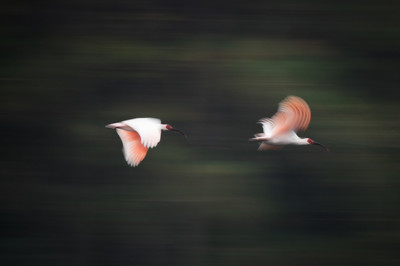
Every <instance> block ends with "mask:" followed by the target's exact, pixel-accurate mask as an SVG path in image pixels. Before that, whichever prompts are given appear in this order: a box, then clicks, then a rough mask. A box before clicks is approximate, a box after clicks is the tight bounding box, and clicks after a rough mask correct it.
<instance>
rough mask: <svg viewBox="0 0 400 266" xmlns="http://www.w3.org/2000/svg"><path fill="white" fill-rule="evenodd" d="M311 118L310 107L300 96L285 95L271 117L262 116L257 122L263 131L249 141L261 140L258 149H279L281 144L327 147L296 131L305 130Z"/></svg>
mask: <svg viewBox="0 0 400 266" xmlns="http://www.w3.org/2000/svg"><path fill="white" fill-rule="evenodd" d="M310 120H311V111H310V107H309V106H308V104H307V103H306V101H304V100H303V99H302V98H300V97H297V96H287V97H286V98H285V99H284V100H282V101H281V102H280V103H279V108H278V112H277V113H276V114H275V115H274V116H272V117H271V118H262V119H260V120H259V123H260V124H261V125H262V127H263V131H264V132H263V133H257V134H255V135H254V138H251V139H250V141H259V142H261V144H260V146H259V148H258V149H259V150H268V149H280V148H282V146H283V145H290V144H293V145H318V146H321V147H322V148H324V149H325V150H326V151H329V149H328V148H327V147H326V146H325V145H323V144H321V143H319V142H317V141H315V140H312V139H310V138H300V137H299V136H298V135H297V132H298V131H305V130H306V129H307V127H308V125H309V123H310Z"/></svg>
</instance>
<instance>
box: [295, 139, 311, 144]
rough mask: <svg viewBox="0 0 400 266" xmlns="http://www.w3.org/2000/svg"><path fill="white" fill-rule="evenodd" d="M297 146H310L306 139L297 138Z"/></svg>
mask: <svg viewBox="0 0 400 266" xmlns="http://www.w3.org/2000/svg"><path fill="white" fill-rule="evenodd" d="M297 144H298V145H308V144H310V143H308V138H299V139H298V140H297Z"/></svg>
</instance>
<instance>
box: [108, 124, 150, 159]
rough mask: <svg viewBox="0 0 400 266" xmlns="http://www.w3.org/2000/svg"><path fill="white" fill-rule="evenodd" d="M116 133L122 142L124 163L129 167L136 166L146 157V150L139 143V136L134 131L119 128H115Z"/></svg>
mask: <svg viewBox="0 0 400 266" xmlns="http://www.w3.org/2000/svg"><path fill="white" fill-rule="evenodd" d="M116 131H117V133H118V135H119V137H120V138H121V141H122V145H123V149H122V150H123V152H124V156H125V160H126V162H127V163H128V164H129V165H130V166H137V165H138V164H139V163H140V162H141V161H143V159H144V157H146V153H147V150H148V148H147V147H145V146H144V145H143V144H142V143H140V136H139V134H138V133H137V132H136V131H127V130H124V129H119V128H116Z"/></svg>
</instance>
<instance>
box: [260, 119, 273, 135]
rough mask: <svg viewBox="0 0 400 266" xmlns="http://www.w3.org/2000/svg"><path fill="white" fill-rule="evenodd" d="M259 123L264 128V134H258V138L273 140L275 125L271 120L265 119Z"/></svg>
mask: <svg viewBox="0 0 400 266" xmlns="http://www.w3.org/2000/svg"><path fill="white" fill-rule="evenodd" d="M259 123H260V124H261V125H262V127H263V131H264V133H259V134H256V137H260V138H267V139H269V138H271V137H272V129H273V128H274V123H273V121H272V119H270V118H263V119H261V120H260V121H259Z"/></svg>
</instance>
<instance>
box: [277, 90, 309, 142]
mask: <svg viewBox="0 0 400 266" xmlns="http://www.w3.org/2000/svg"><path fill="white" fill-rule="evenodd" d="M310 120H311V111H310V107H309V106H308V104H307V103H306V102H305V101H304V100H303V99H301V98H300V97H296V96H288V97H286V98H285V99H284V100H283V101H282V102H281V103H280V104H279V109H278V112H277V113H276V114H275V115H274V116H273V117H272V121H273V124H274V128H273V129H272V135H273V136H277V135H280V134H284V133H286V132H288V131H290V130H293V131H304V130H306V129H307V127H308V125H309V124H310Z"/></svg>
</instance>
